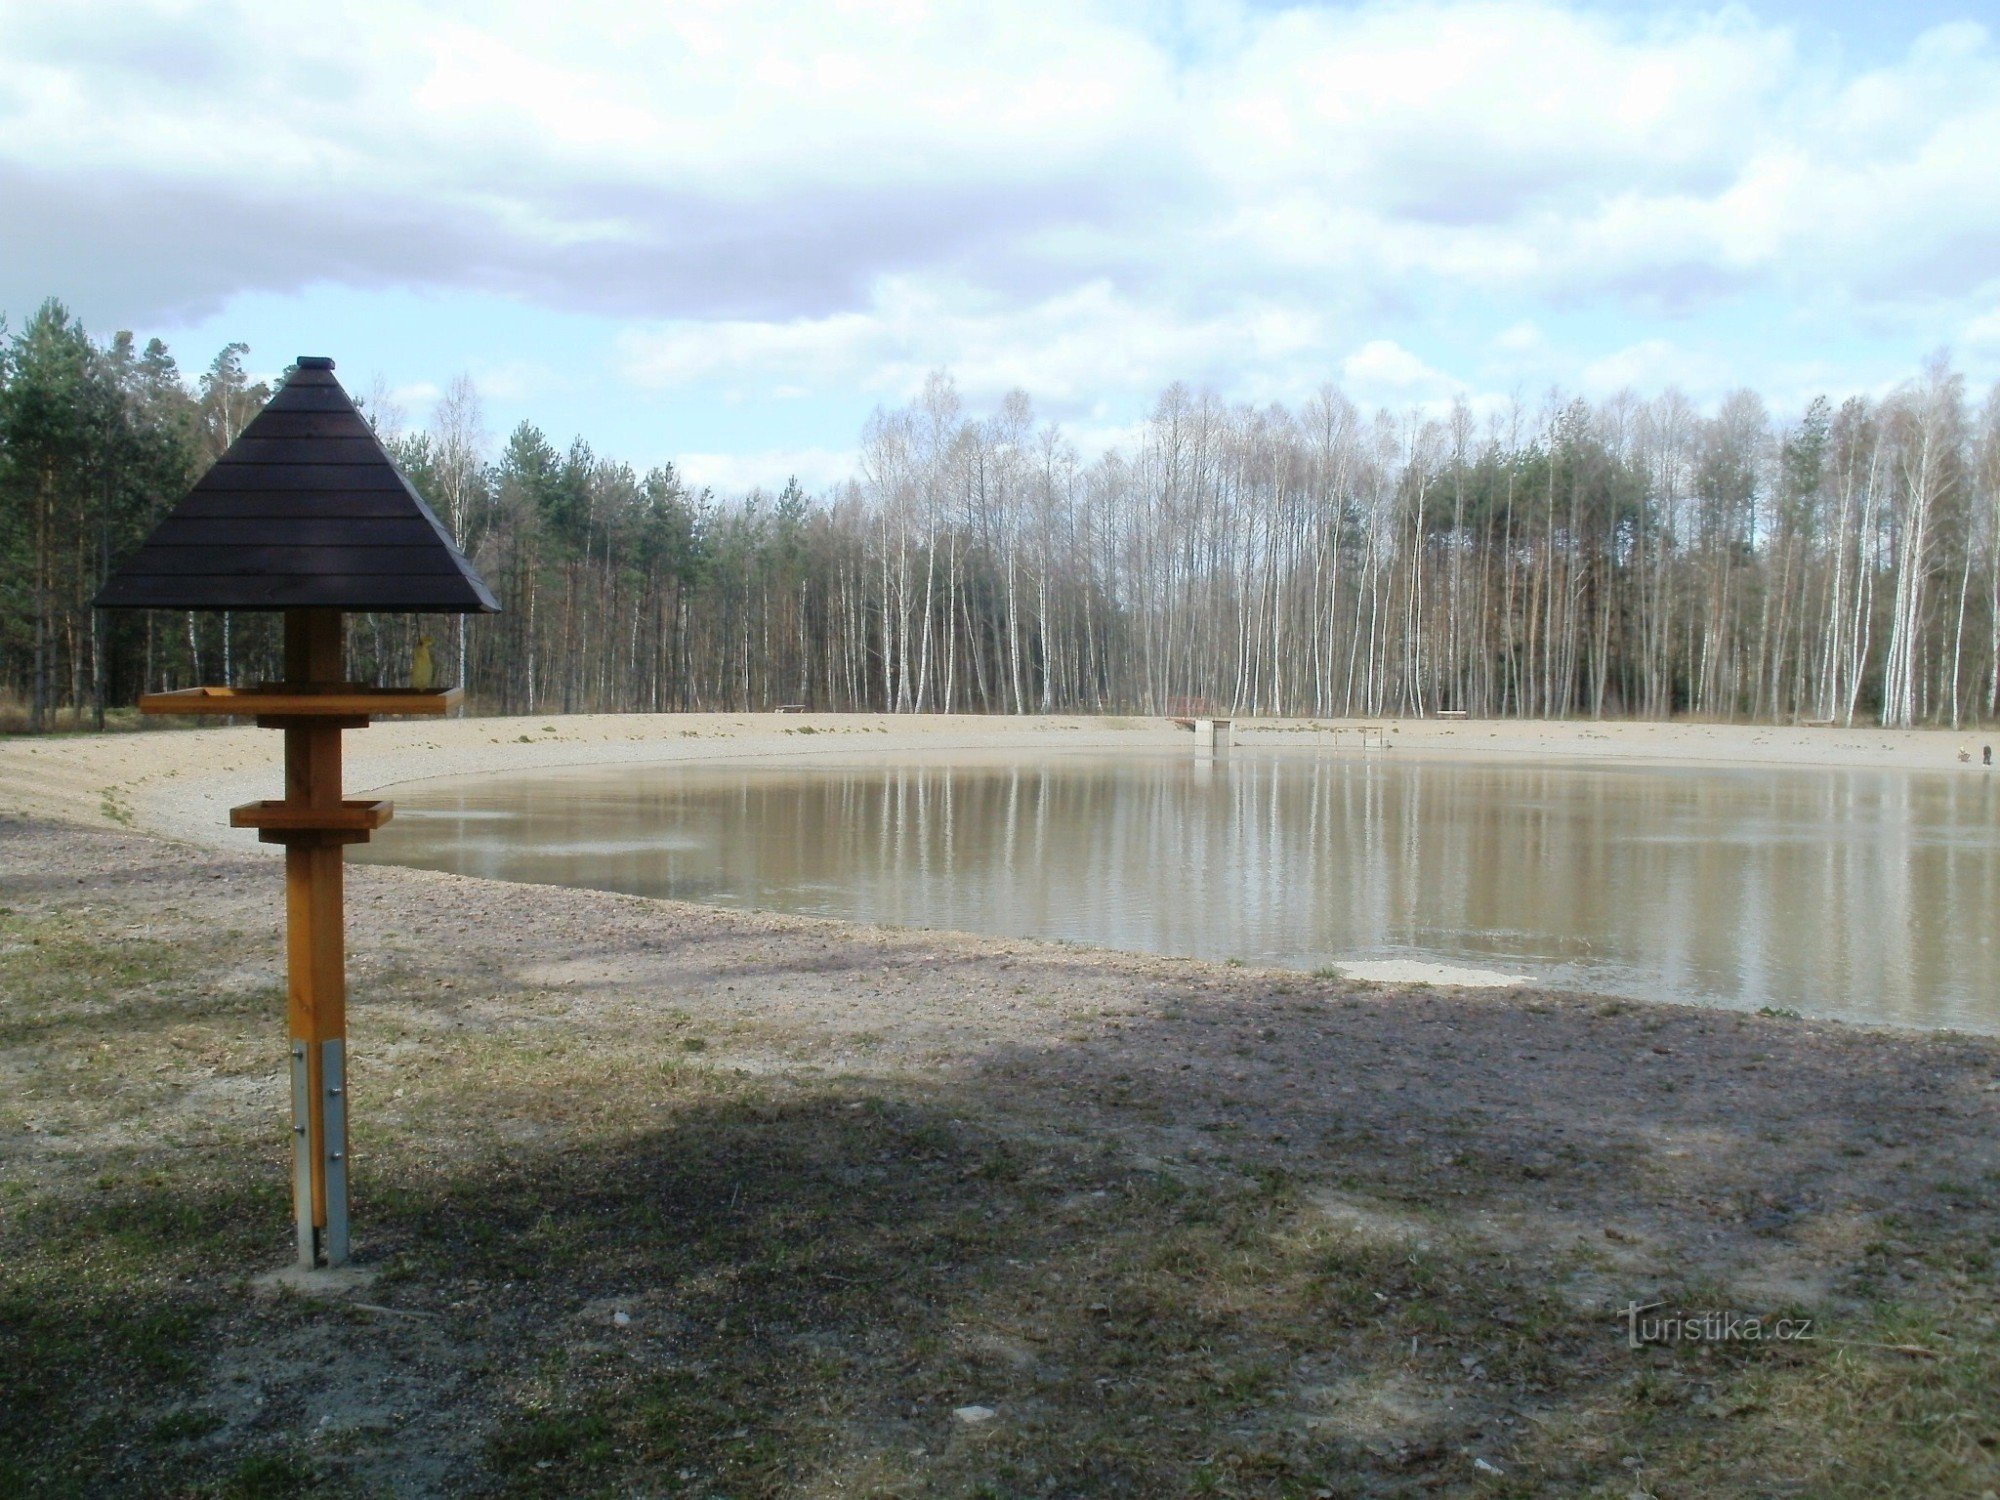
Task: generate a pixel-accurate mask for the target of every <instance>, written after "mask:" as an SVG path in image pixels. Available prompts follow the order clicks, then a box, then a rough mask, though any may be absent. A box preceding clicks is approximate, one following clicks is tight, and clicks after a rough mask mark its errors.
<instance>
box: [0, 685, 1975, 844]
mask: <svg viewBox="0 0 2000 1500" xmlns="http://www.w3.org/2000/svg"><path fill="white" fill-rule="evenodd" d="M1367 722H1368V724H1369V725H1370V726H1372V727H1374V728H1379V730H1380V731H1381V735H1380V736H1379V738H1380V739H1383V740H1386V741H1387V743H1389V744H1390V745H1391V746H1393V752H1392V753H1396V754H1401V755H1437V756H1452V757H1473V758H1483V757H1495V758H1499V757H1505V758H1508V759H1563V760H1572V759H1579V760H1606V761H1620V762H1626V763H1711V764H1718V765H1762V766H1823V767H1861V768H1871V769H1902V770H1939V771H1942V770H1956V769H1961V768H1962V763H1961V761H1960V760H1959V754H1960V752H1961V751H1964V752H1968V753H1969V755H1970V756H1971V759H1972V762H1973V766H1974V769H1977V762H1978V757H1979V750H1980V746H1981V744H1982V743H1983V742H1982V740H1981V738H1980V736H1979V734H1978V733H1976V732H1967V733H1963V734H1955V733H1951V732H1948V731H1944V730H1907V731H1898V730H1883V729H1798V728H1773V727H1769V726H1751V725H1709V724H1640V723H1603V724H1592V723H1581V722H1568V723H1536V722H1522V721H1516V720H1493V721H1483V720H1482V721H1465V722H1449V721H1441V720H1434V719H1433V720H1408V719H1405V720H1395V719H1383V720H1370V721H1367ZM1360 727H1361V721H1358V720H1347V721H1342V720H1334V719H1322V720H1268V719H1246V720H1239V721H1238V722H1237V725H1236V729H1235V733H1236V736H1237V742H1238V743H1239V744H1241V745H1242V746H1244V747H1245V748H1251V749H1255V748H1265V747H1270V748H1298V749H1304V748H1311V747H1315V746H1317V747H1320V748H1325V749H1339V750H1341V751H1343V752H1351V753H1353V754H1356V755H1359V754H1363V753H1380V752H1379V751H1375V752H1364V750H1363V749H1362V736H1361V735H1360V733H1359V730H1360ZM1987 739H2000V735H1994V734H1992V733H1991V732H1989V733H1988V735H1987ZM1187 742H1188V741H1187V735H1186V731H1184V730H1181V729H1179V728H1176V727H1175V726H1174V725H1173V724H1172V723H1171V722H1170V721H1168V720H1165V719H1150V718H1116V717H1113V718H1066V717H1053V718H1044V717H1031V718H988V717H978V716H966V715H921V716H917V715H891V714H596V715H572V716H568V717H564V716H561V715H536V716H531V717H526V718H494V719H453V720H446V721H442V722H420V721H415V720H406V721H401V722H391V723H381V724H376V725H373V726H371V727H370V728H368V729H367V730H365V731H362V732H360V733H355V734H350V735H349V736H348V737H347V750H346V754H347V775H346V784H347V787H348V791H349V794H350V795H358V794H362V793H370V792H375V793H379V792H382V791H384V790H386V789H390V788H393V787H394V786H395V785H396V784H397V783H399V782H405V781H418V780H424V779H428V778H430V777H434V776H457V775H468V774H476V773H479V772H486V771H522V770H535V769H543V768H551V767H558V766H605V765H621V764H642V763H647V762H662V761H712V760H726V759H735V758H748V757H757V758H765V757H785V758H798V759H801V760H803V759H807V758H818V757H824V756H851V755H855V754H868V755H887V754H915V753H921V754H942V753H951V752H958V751H966V752H972V751H983V752H994V751H998V752H1007V751H1030V752H1032V751H1036V750H1042V749H1061V750H1080V749H1095V750H1117V749H1119V748H1122V747H1130V748H1135V749H1148V750H1153V749H1172V748H1174V747H1176V746H1177V745H1185V744H1187ZM1372 742H1373V738H1371V743H1372ZM277 783H278V762H277V736H276V735H275V734H273V733H272V732H270V731H268V730H259V729H256V728H254V727H250V726H243V727H229V728H202V729H190V730H166V731H157V732H147V733H139V734H120V735H106V736H93V735H79V736H66V737H63V738H60V739H44V740H34V739H28V738H17V739H13V740H9V741H6V742H4V743H0V812H12V813H15V814H18V815H20V816H24V817H38V818H57V819H61V820H63V821H66V822H77V823H84V824H89V825H95V826H99V827H108V826H121V825H122V826H128V827H135V828H139V829H144V830H146V831H148V832H153V833H162V834H166V835H169V836H170V837H174V838H181V839H187V840H190V841H192V842H196V843H202V844H208V845H211V846H214V847H219V848H239V849H256V848H258V847H259V846H258V845H257V843H256V840H255V838H254V836H253V835H251V834H250V833H248V832H247V831H232V830H230V829H229V827H228V826H227V825H228V810H229V808H230V807H231V806H232V805H234V804H236V803H240V802H248V801H251V800H253V799H255V798H259V797H270V796H276V795H278V794H279V791H278V785H277Z"/></svg>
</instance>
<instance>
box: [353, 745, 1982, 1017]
mask: <svg viewBox="0 0 2000 1500" xmlns="http://www.w3.org/2000/svg"><path fill="white" fill-rule="evenodd" d="M393 796H394V799H395V802H396V818H395V821H394V822H393V823H391V824H390V825H389V826H388V827H387V828H385V829H383V830H382V831H381V833H379V834H378V835H377V836H376V842H375V843H374V844H372V845H368V846H363V847H360V848H357V849H355V850H354V851H353V853H354V854H355V856H356V857H357V858H360V859H368V860H373V861H378V862H386V863H395V864H405V865H415V866H421V867H425V868H430V869H438V870H450V871H456V872H459V873H462V874H467V875H482V876H488V877H493V878H497V879H502V880H517V881H535V882H544V883H550V884H561V885H576V886H588V887H595V888H597V889H601V890H611V891H625V892H630V893H634V894H639V895H647V896H668V897H674V898H676V899H680V900H686V901H699V902H708V903H711V904H714V905H719V906H744V907H767V908H772V909H776V910H779V911H787V912H803V913H810V914H813V915H818V916H828V917H840V918H848V919H854V920H859V921H866V922H878V923H885V924H891V925H897V926H908V927H936V928H954V929H962V930H967V931H973V932H984V933H997V934H1005V935H1012V936H1033V937H1041V938H1061V939H1068V940H1072V941H1075V942H1079V943H1087V944H1092V945H1096V946H1102V947H1109V948H1123V949H1131V950H1138V951H1145V952H1153V953H1169V954H1184V955H1189V956H1195V957H1202V958H1212V959H1240V960H1243V961H1244V962H1246V963H1255V964H1271V965H1279V966H1286V967H1292V968H1298V969H1306V970H1312V969H1319V968H1322V967H1327V966H1334V965H1340V964H1344V963H1359V962H1367V961H1379V960H1389V959H1415V960H1428V961H1436V962H1442V963H1446V964H1452V965H1460V966H1475V967H1477V968H1480V969H1485V970H1498V971H1501V972H1506V973H1512V974H1519V975H1522V976H1525V977H1527V978H1529V979H1530V980H1532V981H1534V982H1537V983H1544V984H1550V985H1556V986H1561V987H1566V988H1576V989H1583V990H1589V991H1593V992H1597V993H1605V994H1613V995H1623V996H1632V997H1637V998H1645V999H1670V1000H1686V1001H1696V1002H1701V1003H1709V1004H1716V1005H1723V1006H1732V1007H1741V1008H1747V1009H1753V1010H1754V1009H1757V1008H1759V1007H1764V1006H1770V1007H1776V1008H1783V1009H1792V1010H1797V1011H1800V1012H1802V1013H1804V1014H1807V1015H1815V1016H1835V1017H1840V1018H1844V1019H1849V1020H1856V1021H1872V1022H1886V1023H1893V1024H1901V1025H1918V1026H1952V1027H1958V1028H1962V1029H1966V1030H1979V1031H2000V938H1996V925H2000V780H1996V777H1995V776H1994V775H1988V774H1983V773H1981V772H1979V771H1977V770H1975V771H1972V772H1970V773H1966V774H1958V775H1950V774H1941V773H1939V774H1933V773H1917V772H1904V771H1859V770H1770V769H1763V768H1755V769H1752V768H1744V769H1736V768H1724V767H1716V766H1699V767H1696V766H1657V765H1633V764H1612V763H1604V764H1575V763H1569V764H1560V765H1551V764H1544V763H1534V764H1527V763H1517V762H1507V763H1492V762H1482V761H1471V760H1438V759H1420V758H1414V757H1412V758H1397V757H1395V756H1393V755H1390V754H1380V753H1378V754H1375V755H1372V756H1364V755H1361V754H1359V753H1348V754H1345V755H1343V754H1339V753H1331V754H1329V753H1319V754H1315V753H1310V752H1299V753H1294V752H1251V751H1246V750H1241V749H1239V750H1236V751H1234V752H1231V753H1227V754H1224V755H1221V756H1218V757H1215V758H1214V759H1212V760H1204V759H1198V758H1196V757H1195V756H1194V755H1193V754H1192V753H1182V754H1168V753H1163V752H1161V753H1155V752H1144V753H1137V754H1128V755H1119V756H1110V755H1105V754H1102V753H1076V754H1071V755H1058V754H1051V755H1040V756H1036V757H1034V758H1024V757H1020V756H995V755H985V756H955V757H952V758H948V759H947V758H942V757H940V758H936V759H930V760H924V759H914V760H913V759H909V758H903V759H897V760H895V761H893V762H885V761H877V762H870V761H867V760H865V759H862V758H856V757H846V758H841V759H828V760H826V761H822V762H818V763H806V764H800V763H796V762H794V763H790V764H771V763H766V764H754V763H746V762H741V761H739V762H731V763H724V764H716V763H708V764H701V763H694V764H684V765H672V764H669V765H652V766H642V767H618V768H609V769H606V768H589V769H567V770H560V771H539V772H536V773H533V774H521V775H494V776H483V777H461V778H451V779H444V780H438V781H432V782H419V783H410V784H407V785H404V786H399V787H397V788H395V789H394V792H393Z"/></svg>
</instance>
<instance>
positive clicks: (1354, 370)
mask: <svg viewBox="0 0 2000 1500" xmlns="http://www.w3.org/2000/svg"><path fill="white" fill-rule="evenodd" d="M1340 372H1341V374H1342V375H1343V376H1344V377H1345V378H1346V382H1347V388H1348V390H1349V392H1350V393H1351V394H1352V395H1354V396H1355V397H1356V398H1358V399H1360V400H1362V401H1375V402H1385V403H1389V404H1407V403H1410V402H1417V401H1435V400H1437V399H1438V398H1440V397H1443V396H1449V395H1450V394H1451V393H1452V392H1453V391H1454V390H1456V389H1457V388H1458V383H1457V382H1456V381H1454V380H1452V379H1451V378H1450V377H1449V376H1446V375H1444V374H1442V373H1440V372H1439V371H1437V370H1434V369H1432V368H1431V367H1430V366H1429V365H1427V364H1425V363H1424V362H1423V361H1422V360H1421V359H1419V358H1417V356H1416V355H1414V354H1412V353H1411V352H1410V351H1409V350H1407V349H1405V348H1404V347H1403V346H1402V345H1401V344H1398V343H1395V342H1393V341H1392V340H1389V339H1372V340H1370V341H1369V342H1368V343H1366V344H1363V345H1362V346H1361V347H1360V348H1359V349H1357V350H1355V351H1354V353H1352V354H1350V355H1348V356H1347V358H1346V359H1345V360H1343V361H1342V362H1341V366H1340Z"/></svg>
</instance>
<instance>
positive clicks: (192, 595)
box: [97, 357, 500, 614]
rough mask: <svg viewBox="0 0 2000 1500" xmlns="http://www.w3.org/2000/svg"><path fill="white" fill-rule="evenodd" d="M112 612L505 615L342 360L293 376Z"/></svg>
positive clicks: (184, 504) (117, 596)
mask: <svg viewBox="0 0 2000 1500" xmlns="http://www.w3.org/2000/svg"><path fill="white" fill-rule="evenodd" d="M97 604H98V607H99V608H101V609H250V610H254V609H345V610H376V611H393V612H395V613H399V614H434V613H435V614H484V613H491V612H496V611H498V609H499V608H500V606H499V604H498V603H496V602H495V601H494V598H493V593H492V591H491V590H490V589H488V588H487V587H486V584H485V582H484V581H483V580H482V579H481V578H480V576H479V575H478V574H477V573H475V572H474V571H473V570H472V565H471V564H470V563H468V562H467V561H466V560H465V557H464V554H462V553H461V552H460V551H459V550H458V548H457V547H455V546H454V545H452V540H451V537H450V536H449V535H448V534H447V533H446V531H445V529H444V527H443V526H441V525H440V524H439V523H438V518H437V517H436V516H435V515H433V514H432V513H431V508H430V507H429V506H428V505H426V504H424V501H423V497H422V496H420V495H419V494H418V493H417V492H416V490H415V488H414V487H412V486H411V484H410V481H409V480H407V479H405V478H404V477H403V476H402V473H401V472H400V471H399V470H398V469H397V468H396V466H395V464H394V463H392V462H391V461H390V458H389V455H388V454H387V453H386V452H384V451H383V448H382V445H381V444H380V443H379V442H377V441H376V440H375V434H374V433H372V432H370V431H369V430H368V424H367V422H366V421H364V420H363V419H362V416H361V413H360V412H359V411H358V410H356V409H355V405H354V403H353V401H351V400H350V399H348V395H347V392H346V391H344V390H342V389H341V386H340V382H339V381H338V380H335V379H334V378H333V361H332V360H330V359H319V358H312V357H302V358H301V359H300V360H299V362H298V366H297V368H296V370H295V371H294V372H293V374H292V377H291V379H289V380H287V381H286V382H285V384H284V388H283V389H282V390H280V391H279V392H278V394H277V395H275V396H273V397H272V398H271V403H270V405H268V406H266V407H265V408H264V409H263V411H261V412H259V413H258V414H257V416H256V418H255V420H253V421H252V422H251V423H250V425H249V426H248V427H246V428H244V429H243V435H242V436H241V437H239V438H237V440H236V441H235V442H234V443H232V444H230V445H229V451H228V452H227V453H225V454H223V455H222V457H221V458H219V459H218V460H216V463H215V467H214V468H212V469H210V470H209V471H208V472H207V473H206V474H204V475H202V477H201V480H200V482H199V483H197V484H196V485H195V487H194V488H193V489H192V490H189V491H188V493H187V496H186V498H184V499H183V500H182V501H181V503H180V504H179V505H176V506H175V507H174V508H173V511H172V513H171V514H169V515H168V516H167V518H166V519H165V520H164V521H162V522H160V524H159V527H158V528H157V529H156V530H155V531H154V532H153V534H152V535H151V536H149V537H147V538H146V541H145V545H143V546H142V547H140V548H139V550H138V551H137V552H136V553H134V554H133V555H132V556H131V557H129V558H127V559H126V561H125V565H124V566H123V567H121V568H119V569H118V571H117V572H115V573H113V574H112V575H111V578H110V579H109V580H108V581H107V582H106V583H105V585H104V589H103V592H101V593H100V594H99V595H98V596H97Z"/></svg>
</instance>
